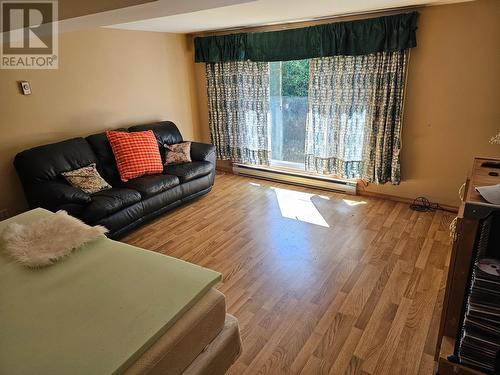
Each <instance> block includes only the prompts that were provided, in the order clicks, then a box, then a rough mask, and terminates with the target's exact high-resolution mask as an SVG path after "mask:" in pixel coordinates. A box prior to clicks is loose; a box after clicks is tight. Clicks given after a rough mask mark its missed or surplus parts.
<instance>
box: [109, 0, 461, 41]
mask: <svg viewBox="0 0 500 375" xmlns="http://www.w3.org/2000/svg"><path fill="white" fill-rule="evenodd" d="M239 1H240V2H241V3H240V4H236V5H229V6H219V7H216V8H211V9H208V7H207V8H206V9H204V10H198V11H192V12H185V13H178V14H170V15H166V16H162V17H156V18H149V19H142V20H138V21H133V22H126V23H118V24H113V25H109V26H108V27H113V28H118V29H127V30H143V31H159V32H170V33H194V32H201V31H209V30H222V29H232V28H241V27H251V26H262V25H270V24H276V23H285V22H294V21H306V20H312V19H315V18H322V17H329V16H336V15H345V14H351V13H362V12H369V11H375V10H383V9H393V8H401V7H408V6H418V5H439V4H444V3H457V2H464V1H470V0H449V1H442V0H257V1H252V0H250V1H249V0H239ZM172 2H175V1H170V3H172Z"/></svg>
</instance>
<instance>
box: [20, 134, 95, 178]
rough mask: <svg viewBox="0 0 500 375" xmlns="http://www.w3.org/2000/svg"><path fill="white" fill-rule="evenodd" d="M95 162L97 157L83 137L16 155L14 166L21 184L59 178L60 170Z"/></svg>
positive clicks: (70, 169)
mask: <svg viewBox="0 0 500 375" xmlns="http://www.w3.org/2000/svg"><path fill="white" fill-rule="evenodd" d="M92 163H97V157H96V155H95V153H94V151H93V150H92V148H91V147H90V145H89V144H88V143H87V141H86V140H85V139H83V138H73V139H68V140H66V141H62V142H57V143H52V144H48V145H44V146H38V147H35V148H32V149H29V150H26V151H22V152H20V153H19V154H17V155H16V157H15V159H14V166H15V167H16V170H17V173H18V174H19V177H20V178H21V181H22V182H23V184H35V183H41V182H47V181H52V180H56V179H61V173H62V172H68V171H72V170H75V169H78V168H82V167H86V166H88V165H90V164H92Z"/></svg>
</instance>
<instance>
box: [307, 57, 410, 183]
mask: <svg viewBox="0 0 500 375" xmlns="http://www.w3.org/2000/svg"><path fill="white" fill-rule="evenodd" d="M406 60H407V53H406V51H396V52H380V53H376V54H371V55H362V56H333V57H323V58H317V59H311V60H310V65H309V66H310V76H309V111H308V118H307V125H306V160H305V163H306V169H307V170H310V171H314V172H318V173H324V174H335V175H338V176H340V177H343V178H362V179H364V180H366V181H368V182H375V183H385V182H388V181H390V182H392V183H393V184H399V182H400V160H399V152H400V149H401V112H402V105H403V92H404V83H405V82H404V81H405V69H406Z"/></svg>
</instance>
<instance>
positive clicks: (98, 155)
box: [14, 121, 215, 238]
mask: <svg viewBox="0 0 500 375" xmlns="http://www.w3.org/2000/svg"><path fill="white" fill-rule="evenodd" d="M119 130H122V131H130V132H135V131H143V130H152V131H153V132H154V134H155V136H156V139H157V140H158V147H159V148H160V154H161V155H162V158H164V157H165V150H164V146H163V145H164V144H174V143H179V142H182V141H183V139H182V136H181V133H180V132H179V130H178V129H177V126H175V124H174V123H172V122H170V121H164V122H160V123H156V124H148V125H138V126H132V127H130V128H128V129H119ZM191 159H192V162H191V163H186V164H179V165H173V166H168V167H166V168H165V170H164V173H163V174H157V175H147V176H142V177H139V178H135V179H132V180H129V181H128V182H122V181H121V180H120V177H119V174H118V170H117V168H116V163H115V157H114V155H113V152H112V150H111V146H110V144H109V142H108V139H107V137H106V134H105V133H99V134H94V135H90V136H88V137H86V138H73V139H68V140H66V141H62V142H58V143H53V144H49V145H44V146H39V147H35V148H32V149H30V150H26V151H23V152H21V153H19V154H17V155H16V157H15V159H14V166H15V168H16V170H17V173H18V174H19V177H20V179H21V182H22V184H23V187H24V191H25V194H26V197H27V199H28V203H29V205H30V207H31V208H35V207H43V208H46V209H49V210H51V211H57V210H66V211H67V212H68V213H69V214H71V215H73V216H75V217H77V218H79V219H81V220H83V221H84V222H86V223H88V224H91V225H97V224H100V225H104V226H105V227H106V228H108V229H109V233H108V236H109V237H111V238H119V237H121V236H123V235H124V234H125V233H127V232H128V231H130V230H131V229H133V228H135V227H137V226H138V225H140V224H142V223H144V222H145V221H147V220H150V219H152V218H155V217H157V216H159V215H160V214H162V213H164V212H166V211H168V210H171V209H172V208H174V207H177V206H179V205H180V204H182V203H184V202H188V201H190V200H192V199H194V198H196V197H199V196H201V195H203V194H206V193H208V192H209V191H210V190H211V189H212V186H213V183H214V179H215V147H214V146H213V145H209V144H204V143H196V142H193V143H192V144H191ZM92 163H96V165H97V169H98V171H99V173H100V174H101V176H102V177H103V178H104V179H105V180H106V181H107V182H108V183H109V184H111V186H112V188H111V189H108V190H103V191H100V192H98V193H95V194H87V193H85V192H83V191H82V190H80V189H77V188H74V187H72V186H71V185H69V184H68V183H67V182H66V180H65V179H64V178H63V177H62V176H61V173H62V172H65V171H70V170H74V169H78V168H81V167H84V166H87V165H89V164H92Z"/></svg>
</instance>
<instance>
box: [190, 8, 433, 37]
mask: <svg viewBox="0 0 500 375" xmlns="http://www.w3.org/2000/svg"><path fill="white" fill-rule="evenodd" d="M427 6H428V5H419V6H414V5H409V6H403V7H394V8H387V9H378V10H367V11H362V12H352V13H342V14H338V15H330V16H321V17H313V18H309V19H305V20H298V21H297V20H294V21H289V22H286V21H285V22H279V23H269V24H264V25H254V26H241V27H233V28H226V29H218V30H209V31H200V32H196V33H191V34H189V35H191V36H192V37H203V36H212V35H224V34H236V33H240V32H259V31H264V32H265V31H276V30H285V29H297V28H300V27H303V26H304V27H306V26H308V25H309V26H310V24H311V23H312V24H322V23H328V22H329V21H337V22H340V21H341V20H343V19H349V18H354V19H357V17H359V16H367V15H373V16H374V17H377V16H380V15H381V14H385V15H391V14H393V13H397V12H401V11H412V10H418V9H422V8H424V7H427ZM368 18H372V17H368Z"/></svg>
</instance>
